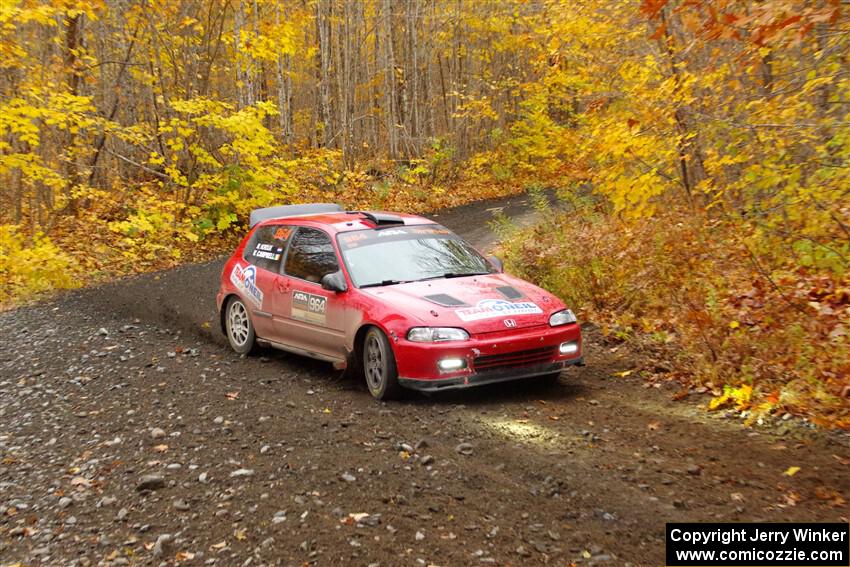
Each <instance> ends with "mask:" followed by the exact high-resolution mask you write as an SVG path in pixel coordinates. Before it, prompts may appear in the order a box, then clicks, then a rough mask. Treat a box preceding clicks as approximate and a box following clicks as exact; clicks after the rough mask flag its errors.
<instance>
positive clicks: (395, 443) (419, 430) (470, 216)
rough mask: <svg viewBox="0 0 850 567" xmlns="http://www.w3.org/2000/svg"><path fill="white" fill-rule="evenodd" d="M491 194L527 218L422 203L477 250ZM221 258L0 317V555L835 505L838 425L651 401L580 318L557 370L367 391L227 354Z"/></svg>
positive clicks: (500, 536)
mask: <svg viewBox="0 0 850 567" xmlns="http://www.w3.org/2000/svg"><path fill="white" fill-rule="evenodd" d="M497 207H502V208H504V211H505V213H506V214H507V215H509V216H511V217H513V218H516V219H518V220H519V222H528V221H529V219H531V218H532V213H531V212H530V211H529V207H528V204H527V203H526V202H525V200H524V199H523V198H522V197H515V198H512V199H507V200H502V201H496V202H485V203H478V204H474V205H470V206H466V207H462V208H460V209H455V210H452V211H445V212H443V213H442V214H440V215H439V216H438V217H437V218H438V219H439V220H440V221H441V222H443V223H445V224H446V225H447V226H449V227H451V228H453V229H455V230H456V231H457V232H459V233H460V234H462V235H464V236H466V237H467V238H469V239H470V240H471V241H472V242H473V243H475V244H476V245H478V246H479V247H482V248H487V247H488V246H490V245H491V244H492V243H493V241H494V237H493V235H492V233H491V232H490V231H489V229H488V227H487V222H488V220H489V219H490V218H491V216H492V213H491V210H490V209H493V208H497ZM220 270H221V262H212V263H207V264H198V265H188V266H185V267H182V268H179V269H175V270H170V271H168V272H164V273H159V274H150V275H145V276H141V277H136V278H131V279H126V280H122V281H119V282H116V283H113V284H110V285H106V286H102V287H98V288H93V289H87V290H82V291H78V292H74V293H68V294H66V295H64V296H61V297H59V298H57V299H55V300H52V301H48V302H44V303H40V304H38V305H35V306H31V307H26V308H22V309H19V310H16V311H10V312H6V313H3V314H0V459H2V460H0V565H11V564H15V563H21V564H24V565H174V564H181V565H205V564H207V565H212V564H214V565H227V566H230V565H236V566H238V565H246V566H247V565H381V566H391V565H393V566H394V565H414V566H416V565H422V566H426V565H441V566H454V565H542V564H549V565H559V566H563V565H569V564H570V563H575V564H578V565H635V566H637V565H653V566H655V565H663V564H664V559H663V557H664V523H665V522H671V521H703V522H708V521H847V517H848V514H850V512H848V507H847V504H846V503H845V502H844V501H845V500H846V499H850V449H848V437H847V435H845V434H835V433H822V432H816V431H813V430H811V429H809V428H808V427H806V426H805V424H799V423H797V421H796V420H792V421H789V422H787V423H783V424H781V425H780V426H779V427H775V428H773V429H771V430H769V431H768V430H762V429H756V430H753V429H749V428H745V427H743V426H742V424H741V422H740V420H739V419H737V418H733V417H726V418H724V417H723V415H722V414H720V415H718V414H711V415H709V414H707V413H706V412H705V411H704V410H703V409H700V408H699V407H698V405H697V404H696V402H695V401H693V400H695V399H696V400H697V401H699V400H700V398H698V397H696V396H690V397H689V398H688V399H687V400H684V401H678V402H676V401H672V399H671V398H672V397H673V394H674V393H675V391H676V390H678V386H674V385H671V387H670V388H667V387H664V386H662V387H660V388H654V387H653V388H647V387H645V385H644V384H643V383H642V382H641V381H640V379H638V378H636V377H635V374H636V372H635V373H634V374H632V375H630V376H627V377H620V376H617V375H615V373H617V372H621V371H624V370H631V369H639V368H640V367H641V366H642V365H643V364H646V362H645V361H642V360H640V359H638V358H636V357H635V356H634V355H632V354H630V353H629V351H628V350H627V349H626V348H625V347H622V346H618V345H612V344H606V343H605V342H604V341H603V340H602V339H601V338H600V337H599V336H598V335H597V334H595V333H594V332H593V330H592V328H590V329H588V333H587V337H588V340H587V345H586V346H587V356H586V359H587V363H588V366H587V367H585V368H573V369H570V370H568V371H566V372H565V373H564V375H563V376H562V378H561V383H560V384H558V385H556V386H553V387H545V386H542V385H536V384H534V383H513V384H499V385H496V386H494V387H487V388H481V389H475V390H468V391H464V392H458V393H446V394H444V395H438V396H432V397H424V396H420V395H414V396H411V397H410V398H409V399H406V400H404V401H401V402H395V403H386V404H384V403H378V402H376V401H374V400H373V399H372V398H371V397H370V396H369V395H368V393H367V392H366V390H365V388H364V387H363V386H362V385H360V384H357V383H355V382H353V381H350V380H347V379H344V378H342V377H341V376H340V373H339V372H336V371H334V370H333V369H332V368H331V367H330V366H329V365H326V364H324V363H319V362H314V361H310V360H307V359H303V358H299V357H296V356H290V355H286V354H284V353H279V352H273V351H268V352H266V353H265V354H264V356H262V357H257V358H240V357H239V356H237V355H235V354H233V353H232V352H230V351H229V350H228V349H227V348H226V347H225V343H224V341H223V339H222V337H221V336H220V333H219V332H218V329H217V324H216V321H215V314H214V301H213V298H214V293H215V290H216V287H217V281H218V276H219V273H220ZM701 401H703V402H704V401H705V400H704V399H702V400H701ZM789 467H799V471H798V472H796V474H788V473H792V472H793V470H794V469H791V470H789Z"/></svg>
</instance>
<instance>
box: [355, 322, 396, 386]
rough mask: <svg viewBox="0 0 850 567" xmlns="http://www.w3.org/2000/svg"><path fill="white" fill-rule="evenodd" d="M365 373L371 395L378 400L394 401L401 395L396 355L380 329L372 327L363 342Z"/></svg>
mask: <svg viewBox="0 0 850 567" xmlns="http://www.w3.org/2000/svg"><path fill="white" fill-rule="evenodd" d="M363 373H364V374H365V375H366V386H368V388H369V393H371V394H372V396H373V397H375V398H376V399H378V400H392V399H395V398H398V397H399V396H400V395H401V386H400V385H399V383H398V368H397V367H396V363H395V355H394V354H393V349H392V347H391V346H390V342H389V341H388V340H387V336H386V335H385V334H384V333H383V332H381V330H380V329H378V328H375V327H372V328H371V329H369V331H368V332H367V333H366V338H365V339H364V341H363Z"/></svg>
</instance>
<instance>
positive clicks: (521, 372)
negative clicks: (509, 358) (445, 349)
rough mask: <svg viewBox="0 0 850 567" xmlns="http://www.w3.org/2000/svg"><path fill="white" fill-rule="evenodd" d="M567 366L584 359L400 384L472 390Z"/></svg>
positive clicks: (402, 380)
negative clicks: (475, 387)
mask: <svg viewBox="0 0 850 567" xmlns="http://www.w3.org/2000/svg"><path fill="white" fill-rule="evenodd" d="M567 366H584V359H583V358H582V357H579V358H575V359H572V360H563V361H559V362H551V363H547V364H536V365H534V366H525V367H513V368H502V369H498V370H484V371H480V372H475V373H473V374H467V375H464V376H456V377H454V378H436V379H431V380H417V379H412V378H399V379H398V383H399V384H401V385H402V386H404V387H405V388H410V389H412V390H419V391H420V392H439V391H442V390H457V389H460V388H472V387H473V386H483V385H485V384H497V383H499V382H507V381H509V380H522V379H523V378H533V377H535V376H545V375H546V374H554V373H555V372H560V371H561V370H563V369H564V368H566V367H567Z"/></svg>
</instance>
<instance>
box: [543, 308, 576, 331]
mask: <svg viewBox="0 0 850 567" xmlns="http://www.w3.org/2000/svg"><path fill="white" fill-rule="evenodd" d="M575 322H576V316H575V315H574V314H573V312H572V311H570V310H569V309H564V310H563V311H557V312H555V313H552V316H551V317H549V325H551V326H552V327H560V326H561V325H566V324H567V323H575Z"/></svg>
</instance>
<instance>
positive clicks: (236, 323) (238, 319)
mask: <svg viewBox="0 0 850 567" xmlns="http://www.w3.org/2000/svg"><path fill="white" fill-rule="evenodd" d="M224 322H225V328H226V330H227V342H229V343H230V348H232V349H233V350H235V351H236V352H238V353H239V354H249V353H250V352H251V351H252V350H254V344H255V340H256V338H257V336H256V334H255V333H254V324H253V323H252V322H251V316H250V315H249V314H248V308H247V307H246V306H245V304H244V303H242V300H241V299H239V298H238V297H232V298H231V299H230V301H228V302H227V307H226V311H225V319H224Z"/></svg>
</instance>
